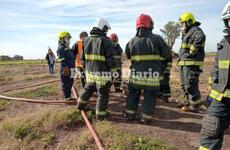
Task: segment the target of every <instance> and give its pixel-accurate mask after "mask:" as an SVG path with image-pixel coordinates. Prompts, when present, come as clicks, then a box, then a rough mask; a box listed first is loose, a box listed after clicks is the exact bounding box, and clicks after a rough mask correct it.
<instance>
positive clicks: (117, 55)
mask: <svg viewBox="0 0 230 150" xmlns="http://www.w3.org/2000/svg"><path fill="white" fill-rule="evenodd" d="M112 45H113V48H114V50H113V57H114V58H115V59H116V63H117V67H118V69H121V66H122V62H121V58H122V52H123V50H122V48H121V46H120V45H119V44H118V43H113V44H112Z"/></svg>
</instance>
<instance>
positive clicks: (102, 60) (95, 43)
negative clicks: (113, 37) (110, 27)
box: [81, 28, 117, 85]
mask: <svg viewBox="0 0 230 150" xmlns="http://www.w3.org/2000/svg"><path fill="white" fill-rule="evenodd" d="M90 35H91V36H90V37H88V38H87V39H85V41H84V50H83V52H82V55H81V60H82V61H83V62H84V64H85V70H86V81H87V82H93V83H97V84H103V85H104V84H105V83H106V82H107V81H109V80H107V81H105V82H104V80H103V79H107V78H106V77H105V78H103V77H102V73H109V72H111V71H116V70H117V66H116V61H115V59H114V57H113V53H112V52H113V46H112V42H111V41H110V40H109V38H108V37H106V34H105V33H104V32H102V31H101V30H100V29H97V28H93V30H92V31H91V32H90ZM95 73H99V74H95ZM102 80H103V81H102Z"/></svg>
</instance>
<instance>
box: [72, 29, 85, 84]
mask: <svg viewBox="0 0 230 150" xmlns="http://www.w3.org/2000/svg"><path fill="white" fill-rule="evenodd" d="M87 37H88V33H87V32H85V31H84V32H81V33H80V40H79V41H77V42H76V43H75V44H74V45H73V47H72V50H73V51H74V53H75V55H76V59H75V66H76V67H77V70H78V71H79V73H80V79H81V84H82V87H83V88H84V86H85V74H84V67H83V66H82V63H81V60H80V56H81V53H82V49H83V45H84V40H85V39H86V38H87Z"/></svg>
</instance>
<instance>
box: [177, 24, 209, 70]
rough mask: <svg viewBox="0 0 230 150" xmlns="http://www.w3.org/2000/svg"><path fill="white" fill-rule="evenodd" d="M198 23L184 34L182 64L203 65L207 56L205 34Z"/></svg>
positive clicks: (181, 54)
mask: <svg viewBox="0 0 230 150" xmlns="http://www.w3.org/2000/svg"><path fill="white" fill-rule="evenodd" d="M199 25H200V23H196V24H195V25H194V26H193V27H192V28H191V29H190V30H189V31H188V32H186V33H183V34H182V43H181V48H180V51H179V62H178V65H180V66H201V68H202V66H203V61H204V57H205V52H204V46H205V39H206V37H205V35H204V33H203V31H202V29H201V28H200V27H199Z"/></svg>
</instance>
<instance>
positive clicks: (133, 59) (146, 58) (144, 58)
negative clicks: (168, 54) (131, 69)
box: [131, 55, 161, 61]
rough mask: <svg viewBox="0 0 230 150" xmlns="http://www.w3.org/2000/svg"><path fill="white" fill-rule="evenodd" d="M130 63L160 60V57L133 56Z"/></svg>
mask: <svg viewBox="0 0 230 150" xmlns="http://www.w3.org/2000/svg"><path fill="white" fill-rule="evenodd" d="M131 60H132V61H148V60H161V56H160V55H133V56H131Z"/></svg>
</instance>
